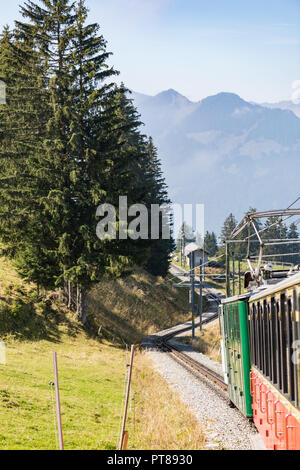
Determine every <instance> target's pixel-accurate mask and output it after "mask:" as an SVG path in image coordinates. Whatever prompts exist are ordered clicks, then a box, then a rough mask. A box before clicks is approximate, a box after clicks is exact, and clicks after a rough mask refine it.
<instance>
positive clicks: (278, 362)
mask: <svg viewBox="0 0 300 470" xmlns="http://www.w3.org/2000/svg"><path fill="white" fill-rule="evenodd" d="M274 305H275V338H276V341H275V344H276V369H277V381H276V383H277V386H278V388H279V389H281V388H282V377H281V360H280V357H281V341H280V331H279V320H280V319H279V317H280V305H279V302H276V303H275V304H274Z"/></svg>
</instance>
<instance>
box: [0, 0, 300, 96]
mask: <svg viewBox="0 0 300 470" xmlns="http://www.w3.org/2000/svg"><path fill="white" fill-rule="evenodd" d="M20 3H22V1H21V0H9V1H8V2H7V1H6V0H1V6H2V8H1V18H0V25H1V26H3V25H4V24H11V25H12V24H13V20H14V19H17V18H19V14H18V5H19V4H20ZM87 5H88V7H89V9H90V19H91V20H92V21H97V22H99V24H100V26H101V29H102V34H103V35H104V37H105V39H106V40H107V41H108V50H109V51H111V52H113V53H114V56H113V57H112V59H111V62H112V63H113V64H114V66H115V68H116V69H118V70H120V72H121V75H120V80H122V81H124V82H125V85H126V86H127V87H129V88H131V89H133V90H134V91H137V92H140V93H146V94H150V95H154V94H156V93H159V92H160V91H162V90H166V89H169V88H174V89H175V90H177V91H178V92H180V93H182V94H183V95H185V96H187V97H188V98H189V99H191V100H192V101H198V100H200V99H202V98H204V97H206V96H208V95H213V94H216V93H218V92H221V91H227V92H233V93H237V94H239V95H240V96H241V97H242V98H244V99H246V100H249V101H256V102H265V101H267V102H277V101H280V100H285V99H291V96H292V94H293V93H295V88H294V89H293V88H292V84H295V83H298V82H297V81H298V80H300V0H226V1H225V0H87Z"/></svg>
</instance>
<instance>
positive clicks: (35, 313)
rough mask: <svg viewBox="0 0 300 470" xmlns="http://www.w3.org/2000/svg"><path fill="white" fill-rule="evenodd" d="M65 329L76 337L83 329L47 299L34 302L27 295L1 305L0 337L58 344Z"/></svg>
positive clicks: (64, 311)
mask: <svg viewBox="0 0 300 470" xmlns="http://www.w3.org/2000/svg"><path fill="white" fill-rule="evenodd" d="M62 327H63V328H62ZM62 330H64V332H65V333H67V334H68V335H69V336H73V337H74V336H76V334H77V333H78V331H79V330H80V325H79V324H77V323H76V322H75V321H72V319H71V318H68V316H67V312H66V309H65V308H64V307H62V306H59V305H56V304H52V303H51V302H50V301H48V300H46V301H39V302H34V301H32V300H30V298H28V296H27V294H23V295H22V296H19V297H17V298H14V299H9V300H7V301H6V302H4V301H3V300H2V301H1V302H0V338H5V337H8V336H11V337H13V338H15V339H17V340H21V341H28V340H30V341H40V340H47V341H51V342H54V343H58V342H60V339H61V335H62Z"/></svg>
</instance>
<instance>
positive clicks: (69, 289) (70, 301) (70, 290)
mask: <svg viewBox="0 0 300 470" xmlns="http://www.w3.org/2000/svg"><path fill="white" fill-rule="evenodd" d="M71 306H72V287H71V281H68V308H69V309H70V308H71Z"/></svg>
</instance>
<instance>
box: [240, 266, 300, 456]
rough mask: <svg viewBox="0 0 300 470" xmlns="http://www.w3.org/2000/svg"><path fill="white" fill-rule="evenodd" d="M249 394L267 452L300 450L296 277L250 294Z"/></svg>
mask: <svg viewBox="0 0 300 470" xmlns="http://www.w3.org/2000/svg"><path fill="white" fill-rule="evenodd" d="M249 333H250V334H249V336H250V352H251V373H250V393H251V395H252V409H253V420H254V423H255V425H256V427H257V429H258V431H259V433H260V434H261V436H262V439H263V441H264V443H265V446H266V448H267V449H275V450H280V449H282V450H300V274H297V275H294V276H292V277H290V278H289V279H287V280H285V281H282V282H279V283H278V284H276V285H273V286H270V287H269V288H267V289H265V290H262V291H261V292H259V293H256V294H254V295H253V296H251V298H250V300H249Z"/></svg>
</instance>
